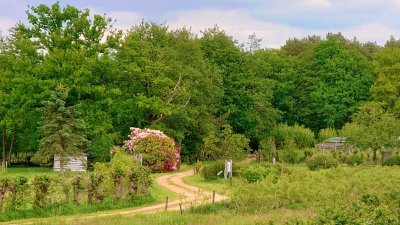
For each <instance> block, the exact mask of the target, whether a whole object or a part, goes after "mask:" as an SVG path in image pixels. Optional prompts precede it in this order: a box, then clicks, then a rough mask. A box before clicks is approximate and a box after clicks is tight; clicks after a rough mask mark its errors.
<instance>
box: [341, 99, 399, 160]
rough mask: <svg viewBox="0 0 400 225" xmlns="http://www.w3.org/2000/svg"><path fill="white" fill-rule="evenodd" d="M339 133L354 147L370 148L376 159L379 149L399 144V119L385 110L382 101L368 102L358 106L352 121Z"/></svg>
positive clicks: (383, 149)
mask: <svg viewBox="0 0 400 225" xmlns="http://www.w3.org/2000/svg"><path fill="white" fill-rule="evenodd" d="M340 133H341V134H343V135H345V136H346V137H347V138H348V140H349V141H350V143H351V144H354V145H355V146H356V147H359V148H361V149H362V150H369V149H371V150H372V151H373V153H374V158H373V159H374V161H376V159H377V152H378V151H379V150H381V151H385V149H391V148H396V147H398V146H399V144H400V143H399V137H400V120H398V119H397V118H395V117H394V116H393V114H391V113H390V112H387V111H386V110H385V108H384V107H383V104H382V103H379V102H370V103H367V104H365V105H363V106H360V108H359V111H358V112H357V113H356V114H355V115H354V117H353V122H352V123H350V124H346V125H345V126H344V127H343V129H342V131H341V132H340Z"/></svg>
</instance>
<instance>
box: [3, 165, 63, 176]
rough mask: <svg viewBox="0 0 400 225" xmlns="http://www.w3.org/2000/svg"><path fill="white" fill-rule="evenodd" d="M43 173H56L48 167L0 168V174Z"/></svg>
mask: <svg viewBox="0 0 400 225" xmlns="http://www.w3.org/2000/svg"><path fill="white" fill-rule="evenodd" d="M43 174H57V173H55V172H54V171H53V168H48V167H11V168H8V169H7V170H0V175H1V176H18V175H21V176H26V177H32V176H34V175H43Z"/></svg>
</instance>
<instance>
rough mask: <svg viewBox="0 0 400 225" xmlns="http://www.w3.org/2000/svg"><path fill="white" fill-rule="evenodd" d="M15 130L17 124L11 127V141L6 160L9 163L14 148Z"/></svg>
mask: <svg viewBox="0 0 400 225" xmlns="http://www.w3.org/2000/svg"><path fill="white" fill-rule="evenodd" d="M16 132H17V126H15V125H14V127H13V133H12V136H11V143H10V151H9V152H8V162H9V164H11V154H12V151H13V148H14V140H15V133H16Z"/></svg>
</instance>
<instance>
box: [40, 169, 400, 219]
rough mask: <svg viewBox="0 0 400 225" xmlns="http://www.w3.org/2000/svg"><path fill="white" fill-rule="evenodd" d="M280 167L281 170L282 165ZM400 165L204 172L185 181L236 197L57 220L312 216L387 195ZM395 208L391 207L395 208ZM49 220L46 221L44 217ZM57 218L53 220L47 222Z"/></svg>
mask: <svg viewBox="0 0 400 225" xmlns="http://www.w3.org/2000/svg"><path fill="white" fill-rule="evenodd" d="M279 171H280V170H279ZM399 174H400V167H381V166H357V167H348V166H339V168H335V169H328V170H319V171H310V170H309V169H307V167H306V166H305V165H304V164H303V165H289V164H285V165H284V174H283V175H281V174H280V172H278V173H277V174H269V175H268V176H267V178H266V179H265V180H263V181H261V182H257V183H252V184H250V183H247V182H245V181H244V180H243V179H241V178H236V179H234V181H233V185H232V186H230V185H229V181H227V180H223V179H218V180H215V181H210V182H208V181H205V180H204V179H203V178H202V177H201V176H200V175H198V174H197V175H194V176H190V177H186V178H184V179H185V182H186V183H188V184H192V185H196V186H199V187H202V188H204V189H208V190H216V191H217V192H219V193H222V194H226V195H228V196H230V197H231V200H229V201H227V202H225V203H216V204H213V205H205V206H201V207H196V208H193V209H191V210H187V211H185V212H184V214H183V215H180V213H179V212H159V213H154V214H147V215H127V216H120V215H118V216H107V217H104V218H79V217H76V218H74V219H73V220H64V221H63V220H62V219H61V220H60V219H59V220H55V222H54V223H63V224H89V225H91V224H93V225H94V224H100V225H102V224H112V223H117V224H122V225H124V224H149V225H153V224H178V225H179V224H207V225H209V224H213V225H214V224H216V225H219V224H221V225H222V224H233V225H235V224H237V225H241V224H285V223H286V222H290V221H292V222H293V221H298V220H300V221H308V220H312V218H313V217H315V216H316V215H320V212H321V210H322V211H323V210H330V209H339V208H341V207H342V206H344V205H349V206H351V205H352V204H354V203H355V202H357V201H359V200H360V199H361V198H362V196H364V195H368V194H370V195H373V196H378V197H379V196H383V195H384V193H387V192H388V191H391V190H397V189H398V184H399V183H400V176H399ZM390 210H395V207H394V208H393V209H387V211H385V212H389V213H390ZM44 224H46V223H44ZM47 224H52V223H47Z"/></svg>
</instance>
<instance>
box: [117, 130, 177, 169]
mask: <svg viewBox="0 0 400 225" xmlns="http://www.w3.org/2000/svg"><path fill="white" fill-rule="evenodd" d="M128 137H129V139H128V140H126V141H124V149H125V150H126V151H127V152H129V153H130V154H132V155H138V154H142V156H143V165H145V166H148V167H149V168H150V169H151V171H152V172H164V171H171V170H176V169H179V166H180V150H181V148H180V147H178V146H176V143H175V141H174V140H173V139H172V138H170V137H168V136H167V135H165V134H164V133H163V132H162V131H159V130H150V129H140V128H135V127H131V134H130V135H129V136H128Z"/></svg>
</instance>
